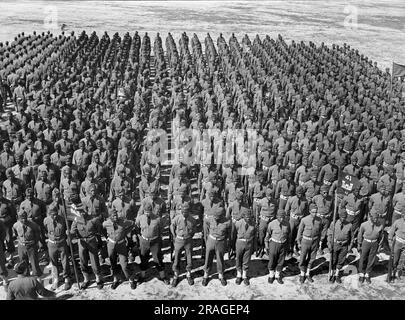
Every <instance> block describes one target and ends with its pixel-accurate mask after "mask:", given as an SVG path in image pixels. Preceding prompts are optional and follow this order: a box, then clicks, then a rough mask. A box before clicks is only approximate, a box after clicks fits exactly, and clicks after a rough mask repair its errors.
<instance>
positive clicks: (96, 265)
mask: <svg viewBox="0 0 405 320" xmlns="http://www.w3.org/2000/svg"><path fill="white" fill-rule="evenodd" d="M88 254H89V257H90V263H91V268H92V269H93V272H94V275H95V276H96V281H97V279H98V278H99V277H100V275H101V268H100V260H99V258H98V245H97V240H96V239H94V240H90V241H89V242H88Z"/></svg>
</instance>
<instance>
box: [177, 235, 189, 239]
mask: <svg viewBox="0 0 405 320" xmlns="http://www.w3.org/2000/svg"><path fill="white" fill-rule="evenodd" d="M176 238H179V239H180V240H188V239H190V238H191V237H190V236H189V237H180V236H176Z"/></svg>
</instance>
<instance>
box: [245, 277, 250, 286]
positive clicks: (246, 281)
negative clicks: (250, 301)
mask: <svg viewBox="0 0 405 320" xmlns="http://www.w3.org/2000/svg"><path fill="white" fill-rule="evenodd" d="M243 284H244V285H245V286H248V285H250V281H249V278H245V279H243Z"/></svg>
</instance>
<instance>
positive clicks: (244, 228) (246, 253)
mask: <svg viewBox="0 0 405 320" xmlns="http://www.w3.org/2000/svg"><path fill="white" fill-rule="evenodd" d="M241 209H242V210H241V211H242V212H241V219H239V220H238V221H236V222H235V231H236V244H235V250H236V259H235V260H236V272H237V278H236V283H237V284H240V283H241V281H242V279H243V281H244V283H245V284H246V285H249V280H248V271H249V263H250V259H251V256H252V252H253V248H254V241H255V238H256V226H255V225H254V220H253V215H252V214H251V212H250V210H249V209H248V208H245V207H242V208H241Z"/></svg>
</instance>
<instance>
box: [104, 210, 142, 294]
mask: <svg viewBox="0 0 405 320" xmlns="http://www.w3.org/2000/svg"><path fill="white" fill-rule="evenodd" d="M134 227H135V222H134V221H130V220H126V219H124V218H119V217H118V214H117V212H116V211H115V210H114V209H111V210H110V212H109V218H108V219H107V220H106V221H104V222H103V228H104V229H105V231H106V234H107V237H108V238H107V240H108V241H107V251H108V257H109V259H110V264H111V269H112V273H113V276H114V281H113V283H112V285H111V289H113V290H115V289H116V288H117V287H118V286H119V284H120V279H119V278H118V274H119V268H118V265H117V258H118V259H119V263H120V266H121V269H122V272H123V273H124V276H125V278H126V279H127V280H129V284H130V287H131V289H136V285H137V283H136V281H135V279H134V277H133V276H132V275H131V274H130V270H129V268H128V249H127V246H126V244H125V242H126V237H127V235H128V234H130V233H131V231H132V230H133V229H134Z"/></svg>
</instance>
